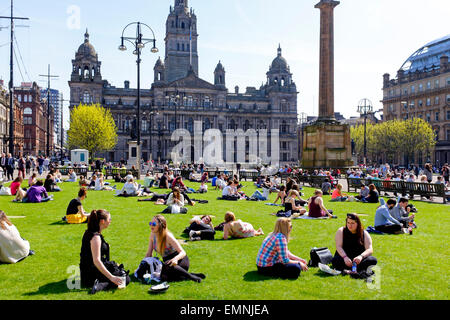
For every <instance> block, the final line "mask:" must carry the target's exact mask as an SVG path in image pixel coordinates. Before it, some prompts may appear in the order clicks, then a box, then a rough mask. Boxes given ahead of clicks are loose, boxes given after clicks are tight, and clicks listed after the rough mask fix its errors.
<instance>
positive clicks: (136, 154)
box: [127, 141, 141, 172]
mask: <svg viewBox="0 0 450 320" xmlns="http://www.w3.org/2000/svg"><path fill="white" fill-rule="evenodd" d="M131 166H134V167H135V168H136V169H137V170H139V172H140V169H141V150H140V147H138V145H137V141H129V142H128V160H127V168H128V169H130V168H131Z"/></svg>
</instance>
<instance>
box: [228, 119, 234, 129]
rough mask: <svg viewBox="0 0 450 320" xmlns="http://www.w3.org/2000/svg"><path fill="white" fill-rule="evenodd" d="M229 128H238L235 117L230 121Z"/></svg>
mask: <svg viewBox="0 0 450 320" xmlns="http://www.w3.org/2000/svg"><path fill="white" fill-rule="evenodd" d="M228 129H232V130H235V129H236V123H235V122H234V119H231V120H230V122H229V123H228Z"/></svg>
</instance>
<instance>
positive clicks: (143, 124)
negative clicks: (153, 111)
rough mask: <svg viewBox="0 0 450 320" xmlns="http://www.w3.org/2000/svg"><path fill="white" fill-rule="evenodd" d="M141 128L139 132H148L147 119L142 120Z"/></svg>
mask: <svg viewBox="0 0 450 320" xmlns="http://www.w3.org/2000/svg"><path fill="white" fill-rule="evenodd" d="M141 126H142V128H141V130H142V131H143V132H147V131H148V122H147V119H145V118H144V119H142V125H141Z"/></svg>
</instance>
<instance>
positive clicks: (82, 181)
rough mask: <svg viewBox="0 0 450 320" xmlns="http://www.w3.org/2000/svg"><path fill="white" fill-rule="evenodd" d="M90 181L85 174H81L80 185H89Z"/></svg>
mask: <svg viewBox="0 0 450 320" xmlns="http://www.w3.org/2000/svg"><path fill="white" fill-rule="evenodd" d="M89 184H90V182H89V181H88V180H87V179H86V177H85V176H80V180H79V181H78V185H79V186H80V187H89Z"/></svg>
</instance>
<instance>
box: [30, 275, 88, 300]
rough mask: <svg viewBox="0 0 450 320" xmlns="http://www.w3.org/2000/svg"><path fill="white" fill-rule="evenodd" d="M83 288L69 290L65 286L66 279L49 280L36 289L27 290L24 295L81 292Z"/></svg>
mask: <svg viewBox="0 0 450 320" xmlns="http://www.w3.org/2000/svg"><path fill="white" fill-rule="evenodd" d="M83 291H85V290H83V289H76V290H69V288H68V287H67V279H63V280H61V281H58V282H51V283H47V284H46V285H43V286H41V287H39V289H38V290H36V291H34V292H27V293H24V294H23V295H24V296H38V295H47V294H62V293H69V292H83Z"/></svg>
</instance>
